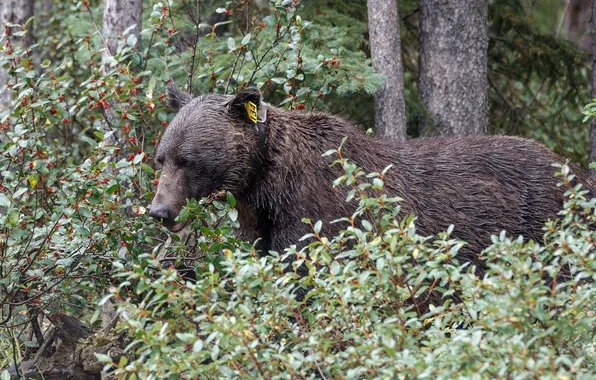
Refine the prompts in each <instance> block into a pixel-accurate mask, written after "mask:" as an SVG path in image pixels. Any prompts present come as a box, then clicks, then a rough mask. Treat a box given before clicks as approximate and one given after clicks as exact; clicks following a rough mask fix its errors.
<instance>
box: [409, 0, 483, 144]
mask: <svg viewBox="0 0 596 380" xmlns="http://www.w3.org/2000/svg"><path fill="white" fill-rule="evenodd" d="M487 50H488V4H487V1H486V0H450V1H447V0H421V1H420V79H419V80H420V83H419V86H420V93H421V95H422V99H423V100H424V103H425V104H426V107H427V108H428V111H429V112H430V113H431V114H432V115H433V116H434V117H435V118H436V119H435V123H436V126H437V129H438V131H439V132H440V133H441V134H443V135H446V136H459V135H481V134H486V133H487V127H488V95H487Z"/></svg>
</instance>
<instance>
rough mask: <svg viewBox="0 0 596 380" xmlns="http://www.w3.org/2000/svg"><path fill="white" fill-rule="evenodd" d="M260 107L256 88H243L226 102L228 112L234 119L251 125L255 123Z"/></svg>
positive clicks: (259, 97)
mask: <svg viewBox="0 0 596 380" xmlns="http://www.w3.org/2000/svg"><path fill="white" fill-rule="evenodd" d="M260 107H261V93H260V92H259V90H257V89H256V88H245V89H244V90H241V91H240V92H239V93H237V94H236V96H234V97H233V98H232V100H230V101H229V102H228V110H229V111H230V113H231V114H232V115H233V116H234V117H236V118H239V119H241V120H245V121H247V122H249V123H252V124H256V123H257V118H258V112H259V108H260Z"/></svg>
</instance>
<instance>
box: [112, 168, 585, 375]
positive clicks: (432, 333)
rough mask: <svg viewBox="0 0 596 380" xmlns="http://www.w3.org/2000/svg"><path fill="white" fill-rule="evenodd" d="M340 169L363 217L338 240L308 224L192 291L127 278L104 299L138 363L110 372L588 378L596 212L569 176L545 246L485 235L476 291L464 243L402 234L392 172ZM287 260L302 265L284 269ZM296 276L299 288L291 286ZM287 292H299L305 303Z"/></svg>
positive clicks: (167, 276)
mask: <svg viewBox="0 0 596 380" xmlns="http://www.w3.org/2000/svg"><path fill="white" fill-rule="evenodd" d="M336 164H339V165H342V166H343V168H344V170H345V172H346V174H345V175H344V176H342V177H341V178H339V179H338V180H337V181H336V182H335V185H336V186H348V188H350V189H351V192H350V194H349V196H348V197H349V198H350V197H354V199H355V200H357V201H358V204H359V207H358V209H357V211H356V212H355V213H354V215H352V216H350V217H349V218H346V220H347V221H348V222H349V224H350V227H348V228H347V229H346V230H345V231H342V232H341V234H339V235H338V236H335V237H325V236H321V235H320V234H319V232H320V229H321V222H316V223H314V224H313V223H311V221H310V220H304V222H306V223H309V224H310V225H311V226H312V233H311V234H309V235H307V236H306V237H314V242H313V243H311V244H309V245H308V246H307V247H305V248H304V249H302V250H300V251H298V252H296V250H295V249H294V248H292V247H291V248H289V249H288V250H287V252H285V253H283V254H282V253H280V254H277V253H273V254H272V255H269V256H265V257H260V256H259V255H258V254H257V253H256V252H255V251H254V249H246V247H244V248H242V247H241V248H236V249H234V248H232V247H229V249H228V248H225V249H223V255H222V256H218V265H214V264H213V263H212V262H210V260H213V258H211V259H209V258H208V259H207V261H205V270H202V271H198V279H197V281H196V282H185V281H184V280H183V279H182V278H181V277H180V276H179V274H178V273H177V272H176V270H174V269H171V268H170V269H167V268H164V269H159V270H157V271H156V273H154V274H148V271H147V268H149V267H152V268H159V263H158V262H156V261H154V260H152V259H151V258H150V257H149V255H146V256H144V257H143V259H144V260H143V262H142V263H141V264H138V265H134V266H133V269H132V270H127V269H124V268H121V269H120V270H119V271H118V273H117V274H116V275H115V276H116V277H117V278H120V279H123V280H125V283H132V284H134V286H135V291H136V294H137V295H138V297H140V300H139V301H137V299H136V298H126V296H125V294H126V293H123V292H122V291H121V290H118V289H114V290H113V295H115V296H117V297H118V298H120V299H123V300H124V301H123V302H122V303H121V306H120V309H121V311H122V312H123V313H124V314H125V315H126V316H127V320H126V326H125V328H126V329H127V330H128V331H130V332H131V334H132V337H133V340H132V342H131V343H130V345H129V347H128V350H129V352H130V353H131V354H134V355H133V356H134V357H135V358H136V359H135V360H132V361H129V360H124V361H121V362H118V358H110V357H102V358H101V359H103V361H104V362H106V363H107V368H109V369H110V370H112V371H114V372H113V373H114V374H115V375H116V376H119V377H121V378H133V377H135V376H136V377H139V378H147V379H153V378H155V379H164V378H166V379H167V378H178V377H179V376H182V377H183V378H200V377H215V378H220V377H242V378H296V377H300V378H376V377H383V378H397V377H422V378H425V377H426V378H428V377H430V378H450V377H452V376H453V374H454V373H457V374H458V376H464V377H468V376H470V377H476V376H478V377H502V376H510V377H525V376H530V377H571V376H573V377H579V378H584V377H585V378H589V377H591V376H594V374H596V367H595V365H594V361H593V360H592V358H593V355H594V339H595V335H594V334H595V331H594V329H593V326H594V324H595V323H596V313H595V310H596V303H595V300H596V297H594V289H593V281H594V280H595V279H596V251H595V249H594V238H595V237H596V235H595V233H594V227H595V226H596V214H595V209H596V199H591V200H588V199H586V197H585V194H586V192H585V191H584V190H581V188H580V186H578V187H575V188H573V187H571V186H570V185H569V181H570V179H571V177H570V176H569V175H568V171H569V168H568V167H567V166H563V167H562V168H561V170H562V171H563V173H566V175H565V176H564V177H563V178H562V183H563V185H564V186H567V187H568V189H569V190H568V191H567V197H568V201H567V203H566V204H565V210H564V211H563V212H562V213H561V221H560V222H558V223H550V224H549V225H548V226H547V227H546V229H545V235H544V240H543V241H542V242H533V241H532V242H523V240H522V238H521V237H520V238H515V237H509V236H507V235H506V234H505V233H502V234H501V235H500V236H498V237H494V239H493V244H492V245H491V246H490V247H488V248H487V249H486V250H485V251H484V253H483V258H484V259H485V260H487V262H488V266H489V268H488V271H487V274H486V275H485V277H484V278H477V277H476V276H475V275H474V274H473V272H474V268H473V267H469V266H467V265H461V264H460V263H459V262H458V261H457V259H456V254H457V251H458V249H459V248H460V247H461V245H462V244H463V243H462V242H459V241H455V240H453V239H451V238H450V235H449V231H448V232H446V233H443V234H440V235H439V236H438V238H436V239H433V240H429V239H428V238H426V237H422V236H419V235H417V234H416V228H415V224H414V219H413V218H412V217H405V218H403V219H402V220H401V221H399V219H398V218H397V216H398V214H399V199H395V198H389V197H388V196H387V195H386V194H384V193H383V180H384V178H385V175H390V174H385V173H380V174H379V173H372V174H369V175H364V173H363V172H362V171H361V170H360V169H358V168H357V167H356V166H355V165H353V164H352V163H350V162H349V161H347V160H345V159H342V158H340V159H338V160H337V161H336ZM388 169H389V168H388ZM389 173H390V172H389ZM228 215H229V214H228ZM218 219H219V220H220V221H221V223H223V225H229V223H230V222H231V220H230V218H227V219H221V218H219V217H218ZM205 238H206V239H208V240H210V242H211V243H212V244H213V243H216V242H219V241H220V240H221V237H220V236H219V234H213V235H211V237H208V236H205ZM289 254H297V255H298V261H297V262H294V263H291V264H288V263H287V262H286V261H284V258H285V257H287V256H288V255H289ZM145 260H146V261H145ZM300 265H304V266H306V268H308V269H309V274H308V276H305V277H300V276H299V275H297V274H296V268H297V267H298V266H300ZM549 279H556V280H554V281H553V280H549ZM297 288H303V289H308V290H309V292H308V294H307V296H306V298H305V299H304V300H302V301H298V300H296V293H295V291H296V289H297ZM438 294H440V295H442V296H443V297H445V299H446V300H447V301H446V302H445V304H443V305H441V302H442V300H440V299H439V298H437V297H436V295H438ZM454 298H458V299H460V300H461V303H454V302H453V299H454ZM428 300H431V302H429V301H428Z"/></svg>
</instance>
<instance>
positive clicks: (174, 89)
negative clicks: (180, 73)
mask: <svg viewBox="0 0 596 380" xmlns="http://www.w3.org/2000/svg"><path fill="white" fill-rule="evenodd" d="M166 94H167V99H168V106H170V108H171V109H173V110H174V111H176V112H178V111H180V109H181V108H182V107H184V106H185V105H187V104H188V103H189V102H190V101H191V100H192V98H191V97H190V95H189V94H187V93H186V92H184V91H180V89H179V88H178V86H176V83H174V81H173V80H170V82H169V83H168V86H167V87H166Z"/></svg>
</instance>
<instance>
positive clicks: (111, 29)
mask: <svg viewBox="0 0 596 380" xmlns="http://www.w3.org/2000/svg"><path fill="white" fill-rule="evenodd" d="M141 13H142V1H141V0H104V11H103V29H102V34H103V39H104V43H105V46H104V52H103V55H104V57H111V56H112V57H113V56H114V55H116V53H117V50H118V41H119V40H120V39H121V38H122V34H123V33H124V31H125V30H126V29H128V28H129V27H131V26H133V25H135V27H134V28H133V29H131V30H130V32H129V35H134V36H135V37H136V38H137V43H136V48H137V49H138V48H140V47H141V46H142V45H141V28H142V15H141ZM107 72H108V67H102V74H104V75H105V74H107ZM108 103H109V105H110V107H109V108H108V109H105V108H104V111H103V114H104V119H105V121H106V122H107V123H108V127H107V128H106V129H105V130H104V134H106V133H108V132H110V131H114V134H112V135H111V136H110V137H109V138H108V139H106V144H108V145H115V144H116V143H117V142H118V141H120V136H119V133H118V132H119V128H116V127H117V126H118V124H119V123H120V118H119V117H118V115H116V111H115V110H114V105H115V104H114V102H113V101H108ZM124 153H125V150H124V149H120V155H119V156H118V157H117V159H118V158H121V157H123V155H124Z"/></svg>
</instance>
